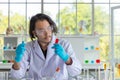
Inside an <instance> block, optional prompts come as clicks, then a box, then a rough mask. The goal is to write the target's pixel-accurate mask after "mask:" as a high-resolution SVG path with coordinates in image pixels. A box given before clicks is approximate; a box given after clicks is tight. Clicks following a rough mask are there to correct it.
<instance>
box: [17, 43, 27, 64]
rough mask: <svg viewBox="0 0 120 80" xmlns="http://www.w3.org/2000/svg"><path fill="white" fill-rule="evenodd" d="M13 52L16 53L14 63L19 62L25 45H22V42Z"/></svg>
mask: <svg viewBox="0 0 120 80" xmlns="http://www.w3.org/2000/svg"><path fill="white" fill-rule="evenodd" d="M15 52H16V56H15V61H16V62H20V61H21V59H22V57H23V54H24V52H25V43H24V41H23V42H22V43H21V44H19V45H18V46H17V48H16V51H15Z"/></svg>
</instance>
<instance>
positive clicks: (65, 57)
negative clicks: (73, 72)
mask: <svg viewBox="0 0 120 80" xmlns="http://www.w3.org/2000/svg"><path fill="white" fill-rule="evenodd" d="M52 48H55V53H56V54H57V55H58V56H59V57H60V58H61V59H62V60H63V61H65V62H66V61H67V60H68V59H69V56H68V54H67V53H66V52H65V50H64V49H63V47H62V46H61V45H60V44H54V46H53V47H52Z"/></svg>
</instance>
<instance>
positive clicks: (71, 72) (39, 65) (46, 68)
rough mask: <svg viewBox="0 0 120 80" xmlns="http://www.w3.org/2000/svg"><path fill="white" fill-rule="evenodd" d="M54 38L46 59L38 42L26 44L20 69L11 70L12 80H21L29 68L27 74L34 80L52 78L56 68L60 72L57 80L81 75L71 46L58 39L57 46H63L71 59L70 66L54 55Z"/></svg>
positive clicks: (79, 65) (54, 37)
mask: <svg viewBox="0 0 120 80" xmlns="http://www.w3.org/2000/svg"><path fill="white" fill-rule="evenodd" d="M55 39H56V36H54V35H53V37H52V41H51V43H50V44H49V45H48V48H47V56H46V59H45V57H44V55H43V52H42V50H41V48H40V46H39V44H38V41H37V40H35V41H32V42H28V43H27V44H26V51H25V53H24V56H23V58H22V61H21V62H20V66H21V67H20V69H19V70H14V69H13V68H11V71H10V73H11V76H12V77H14V78H23V77H24V76H25V72H26V70H27V68H28V66H29V71H28V74H29V76H30V77H33V78H34V80H41V78H42V77H46V76H47V77H52V76H53V75H54V73H55V70H56V68H57V67H60V72H59V76H58V79H57V80H68V77H69V76H76V75H79V74H80V73H81V64H80V62H79V61H78V60H77V59H76V57H75V53H74V51H73V49H72V47H71V44H70V43H69V42H68V41H66V40H63V39H59V42H58V43H59V44H61V45H62V46H63V48H64V49H65V51H66V53H68V55H69V56H70V57H71V58H72V60H73V63H72V65H66V64H65V62H64V61H63V60H62V59H61V58H60V57H59V56H58V55H57V54H55V53H54V49H52V48H51V47H52V46H53V44H54V43H55Z"/></svg>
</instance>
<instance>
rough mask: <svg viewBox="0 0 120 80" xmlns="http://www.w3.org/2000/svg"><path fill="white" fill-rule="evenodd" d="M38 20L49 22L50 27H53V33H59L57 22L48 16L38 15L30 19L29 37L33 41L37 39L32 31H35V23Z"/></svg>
mask: <svg viewBox="0 0 120 80" xmlns="http://www.w3.org/2000/svg"><path fill="white" fill-rule="evenodd" d="M38 20H41V21H43V20H47V21H48V22H49V24H50V26H51V27H53V30H52V32H53V33H55V34H56V33H57V32H58V29H57V26H56V24H55V22H54V21H53V20H52V19H51V18H50V17H49V16H48V15H46V14H43V13H38V14H36V15H35V16H32V18H31V19H30V24H29V35H30V38H31V40H32V41H33V39H35V36H34V34H33V32H32V31H33V30H35V23H36V22H37V21H38Z"/></svg>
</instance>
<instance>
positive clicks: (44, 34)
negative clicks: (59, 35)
mask: <svg viewBox="0 0 120 80" xmlns="http://www.w3.org/2000/svg"><path fill="white" fill-rule="evenodd" d="M52 30H53V29H52V27H51V26H50V24H49V22H48V21H47V20H43V21H40V20H38V21H37V22H36V23H35V34H36V36H37V38H38V40H39V42H40V43H49V42H50V41H51V39H52Z"/></svg>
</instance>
